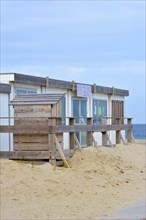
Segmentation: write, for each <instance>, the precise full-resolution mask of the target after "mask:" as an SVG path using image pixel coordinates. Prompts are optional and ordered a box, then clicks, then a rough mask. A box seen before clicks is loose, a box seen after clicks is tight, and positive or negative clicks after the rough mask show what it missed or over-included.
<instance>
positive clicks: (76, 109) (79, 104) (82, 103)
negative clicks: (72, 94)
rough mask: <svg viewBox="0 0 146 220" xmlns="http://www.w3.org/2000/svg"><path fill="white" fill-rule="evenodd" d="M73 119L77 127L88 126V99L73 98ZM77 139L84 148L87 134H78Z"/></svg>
mask: <svg viewBox="0 0 146 220" xmlns="http://www.w3.org/2000/svg"><path fill="white" fill-rule="evenodd" d="M72 106H73V111H72V113H73V117H74V118H75V124H76V125H81V124H82V125H83V124H86V123H87V122H86V118H87V101H86V99H78V98H73V105H72ZM76 135H77V138H78V140H79V142H80V144H81V146H82V147H85V146H86V143H87V141H86V132H76Z"/></svg>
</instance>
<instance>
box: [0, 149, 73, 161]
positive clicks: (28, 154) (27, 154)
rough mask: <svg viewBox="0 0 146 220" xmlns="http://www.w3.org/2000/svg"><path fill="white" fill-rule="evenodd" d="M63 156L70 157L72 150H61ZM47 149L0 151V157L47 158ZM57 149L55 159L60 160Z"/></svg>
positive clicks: (20, 158)
mask: <svg viewBox="0 0 146 220" xmlns="http://www.w3.org/2000/svg"><path fill="white" fill-rule="evenodd" d="M63 153H64V156H65V157H66V158H70V157H72V156H73V154H74V150H63ZM48 155H49V151H40V150H39V151H0V158H1V159H6V158H7V159H18V160H25V159H26V160H27V159H28V160H33V159H34V160H49V156H48ZM61 159H62V157H61V156H60V153H59V151H56V160H61Z"/></svg>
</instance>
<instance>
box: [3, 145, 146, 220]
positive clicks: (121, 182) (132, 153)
mask: <svg viewBox="0 0 146 220" xmlns="http://www.w3.org/2000/svg"><path fill="white" fill-rule="evenodd" d="M145 153H146V146H145V141H136V143H133V144H129V145H123V144H120V145H117V146H116V147H114V148H109V147H98V148H94V147H88V148H84V149H83V150H82V152H80V151H76V152H75V154H74V156H73V157H72V158H70V159H69V160H68V163H69V165H70V168H64V167H55V166H52V165H50V164H49V163H36V162H22V161H12V160H4V159H2V160H1V161H0V171H1V175H0V176H1V179H0V186H1V187H0V188H1V219H2V220H6V219H10V220H13V219H19V220H21V219H23V220H30V219H100V218H102V217H103V216H110V215H112V213H114V212H116V211H117V210H119V209H121V208H124V207H126V206H127V205H129V204H131V203H133V202H135V201H138V200H144V199H145V192H146V191H145V186H146V175H145V168H146V163H145Z"/></svg>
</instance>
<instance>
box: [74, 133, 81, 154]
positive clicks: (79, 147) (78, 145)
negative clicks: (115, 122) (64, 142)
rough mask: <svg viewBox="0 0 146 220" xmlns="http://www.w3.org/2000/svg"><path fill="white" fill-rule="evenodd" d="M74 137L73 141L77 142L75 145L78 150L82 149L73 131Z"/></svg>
mask: <svg viewBox="0 0 146 220" xmlns="http://www.w3.org/2000/svg"><path fill="white" fill-rule="evenodd" d="M74 139H75V143H76V144H77V147H78V149H79V150H80V151H82V148H81V145H80V142H79V141H78V138H77V136H76V133H74Z"/></svg>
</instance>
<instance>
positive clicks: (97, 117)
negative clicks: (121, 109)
mask: <svg viewBox="0 0 146 220" xmlns="http://www.w3.org/2000/svg"><path fill="white" fill-rule="evenodd" d="M104 116H107V101H106V100H93V123H94V124H101V123H102V118H103V117H104Z"/></svg>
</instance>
